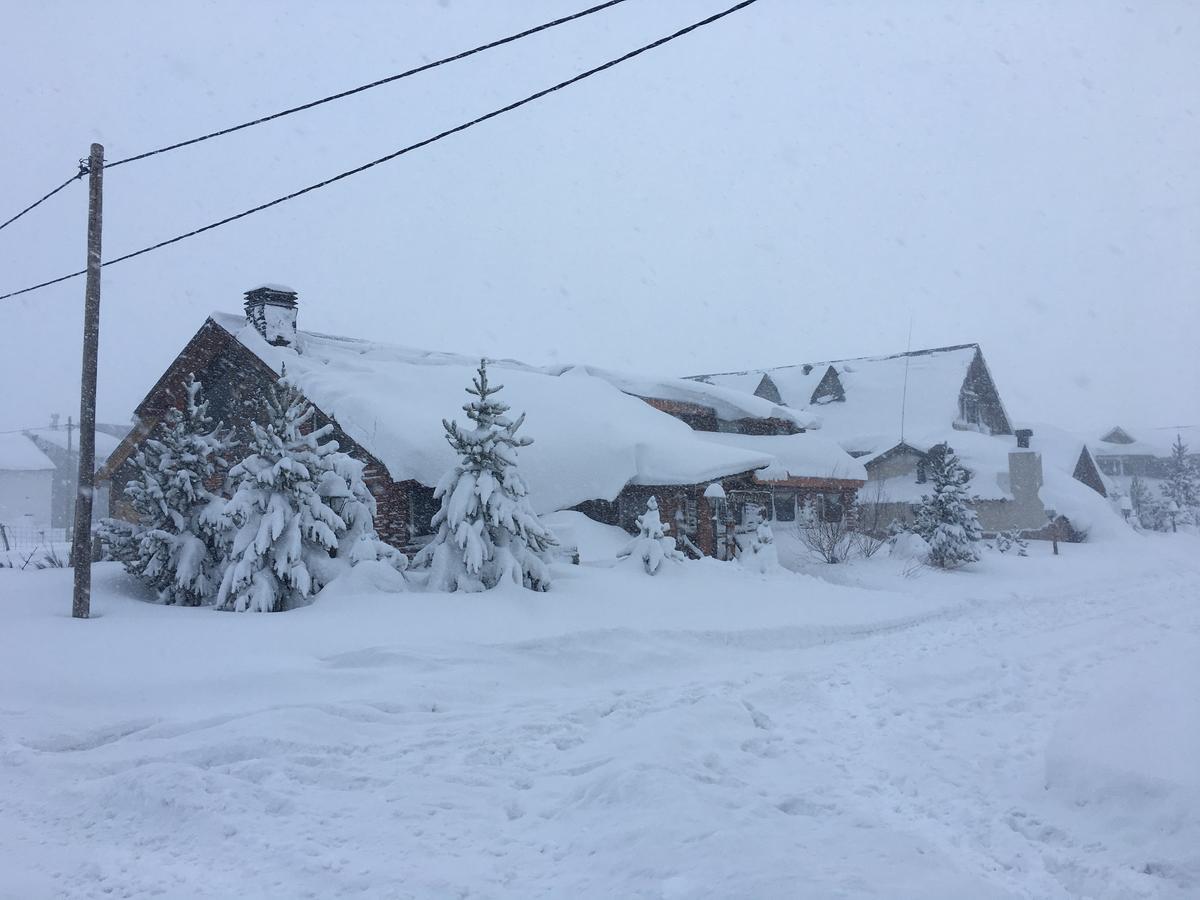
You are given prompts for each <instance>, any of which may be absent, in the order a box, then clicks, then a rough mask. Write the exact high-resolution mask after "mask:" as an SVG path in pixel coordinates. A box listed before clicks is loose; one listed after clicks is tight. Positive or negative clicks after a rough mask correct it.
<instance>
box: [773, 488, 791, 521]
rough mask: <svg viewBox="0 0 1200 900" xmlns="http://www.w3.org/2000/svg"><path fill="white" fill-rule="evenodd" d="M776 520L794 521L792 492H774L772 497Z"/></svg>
mask: <svg viewBox="0 0 1200 900" xmlns="http://www.w3.org/2000/svg"><path fill="white" fill-rule="evenodd" d="M772 506H773V507H774V512H775V517H774V518H775V521H776V522H795V521H796V495H795V494H793V493H790V492H788V493H781V494H776V495H775V496H774V497H773V498H772Z"/></svg>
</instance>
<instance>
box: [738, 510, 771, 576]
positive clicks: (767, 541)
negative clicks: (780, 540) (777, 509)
mask: <svg viewBox="0 0 1200 900" xmlns="http://www.w3.org/2000/svg"><path fill="white" fill-rule="evenodd" d="M738 562H740V563H741V564H742V565H743V566H745V567H746V568H747V569H749V570H750V571H752V572H760V573H762V574H766V573H768V572H775V571H778V570H779V548H778V547H777V546H775V533H774V532H773V531H771V526H770V524H768V523H767V522H765V521H760V522H759V523H758V525H757V527H755V529H754V531H752V532H751V533H750V535H749V540H747V541H746V544H745V546H744V547H741V548H740V552H739V553H738Z"/></svg>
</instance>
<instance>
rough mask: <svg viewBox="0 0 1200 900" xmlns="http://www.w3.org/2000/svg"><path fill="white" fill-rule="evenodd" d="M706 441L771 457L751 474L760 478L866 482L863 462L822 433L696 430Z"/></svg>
mask: <svg viewBox="0 0 1200 900" xmlns="http://www.w3.org/2000/svg"><path fill="white" fill-rule="evenodd" d="M699 434H700V436H701V437H703V438H704V439H705V440H707V441H712V442H713V443H716V444H721V445H722V446H725V447H739V448H742V449H744V450H750V451H754V452H757V453H764V454H767V455H769V456H771V457H772V460H773V462H772V463H771V465H769V466H767V467H766V468H765V469H760V470H758V471H757V472H755V473H754V475H755V477H756V478H758V479H759V480H760V481H786V480H787V479H789V478H838V479H842V480H847V481H866V480H867V470H866V468H864V466H863V464H862V463H861V462H860V461H859V460H857V459H855V458H854V457H852V456H851V455H850V454H849V453H847V452H846V451H845V450H843V449H842V448H841V447H840V446H839V445H838V444H837V443H836V442H835V441H833V440H830V439H829V438H828V437H825V436H824V435H822V434H820V433H817V432H812V431H808V432H805V433H803V434H771V435H757V434H727V433H725V432H699Z"/></svg>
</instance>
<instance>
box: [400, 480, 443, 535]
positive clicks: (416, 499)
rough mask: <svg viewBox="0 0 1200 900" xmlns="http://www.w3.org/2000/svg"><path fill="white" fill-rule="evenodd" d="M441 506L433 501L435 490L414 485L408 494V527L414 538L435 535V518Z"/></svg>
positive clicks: (421, 485)
mask: <svg viewBox="0 0 1200 900" xmlns="http://www.w3.org/2000/svg"><path fill="white" fill-rule="evenodd" d="M440 508H441V504H440V503H439V502H438V501H437V500H434V499H433V488H427V487H425V485H423V484H418V485H414V486H413V487H412V488H411V489H410V490H409V492H408V525H409V533H410V534H411V535H412V536H413V537H417V536H420V535H426V534H433V524H432V520H433V516H434V513H436V512H437V511H438V509H440Z"/></svg>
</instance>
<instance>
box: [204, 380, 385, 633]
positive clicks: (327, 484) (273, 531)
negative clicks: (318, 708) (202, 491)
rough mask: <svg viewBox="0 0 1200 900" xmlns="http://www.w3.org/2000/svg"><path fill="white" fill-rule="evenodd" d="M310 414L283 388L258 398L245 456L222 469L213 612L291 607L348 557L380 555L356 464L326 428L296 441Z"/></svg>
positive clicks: (372, 506)
mask: <svg viewBox="0 0 1200 900" xmlns="http://www.w3.org/2000/svg"><path fill="white" fill-rule="evenodd" d="M313 416H314V410H313V408H312V406H311V405H310V404H309V403H308V402H307V401H306V400H305V399H304V398H303V396H302V395H301V394H300V393H299V391H297V390H296V389H295V388H294V387H292V386H290V385H287V384H283V385H280V386H278V387H276V388H274V389H272V390H271V391H270V392H269V393H268V395H267V399H266V415H265V419H266V421H265V422H263V423H262V424H259V423H257V422H255V423H252V424H251V429H252V438H251V441H250V446H249V448H248V449H249V450H250V453H249V455H248V456H246V458H245V459H243V460H242V461H241V462H239V463H238V464H237V465H235V466H234V467H233V468H232V469H230V470H229V478H230V481H231V483H232V484H233V486H234V493H233V496H232V497H231V498H230V500H229V501H228V503H226V504H225V506H224V509H223V512H222V521H223V523H224V525H225V528H226V529H227V530H228V533H229V536H230V537H229V540H230V549H229V560H228V567H227V568H226V570H225V576H224V578H223V579H222V581H221V587H220V591H219V592H218V595H217V606H218V608H220V609H227V610H235V611H238V612H241V611H246V610H250V611H255V612H279V611H282V610H286V609H291V608H293V607H295V606H298V605H301V604H303V603H305V602H307V601H308V599H309V598H310V597H311V596H312V595H313V594H315V593H316V592H317V591H319V590H320V589H321V588H322V587H323V586H324V585H325V584H326V583H328V582H329V581H330V580H332V578H333V577H335V576H336V575H337V574H339V572H341V571H344V569H345V568H347V567H348V566H349V565H350V564H352V563H353V562H354V561H355V560H356V559H368V558H372V559H378V558H380V556H381V554H382V555H387V552H388V551H387V550H385V549H382V548H381V543H380V542H379V540H378V539H377V538H376V536H375V532H374V528H373V526H372V520H373V517H374V513H375V501H374V498H373V497H372V496H371V494H370V491H368V490H367V488H366V485H365V484H364V483H363V479H362V463H360V462H359V461H357V460H355V459H353V458H352V457H350V456H349V455H347V454H345V453H342V452H340V450H339V448H338V444H337V442H336V441H333V440H330V438H329V435H330V432H331V431H332V430H333V426H332V425H324V426H322V427H320V428H316V429H312V430H311V431H309V433H307V434H305V433H304V431H305V429H306V428H309V427H310V425H311V423H312V420H313ZM335 557H336V558H335ZM397 562H398V561H397Z"/></svg>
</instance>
